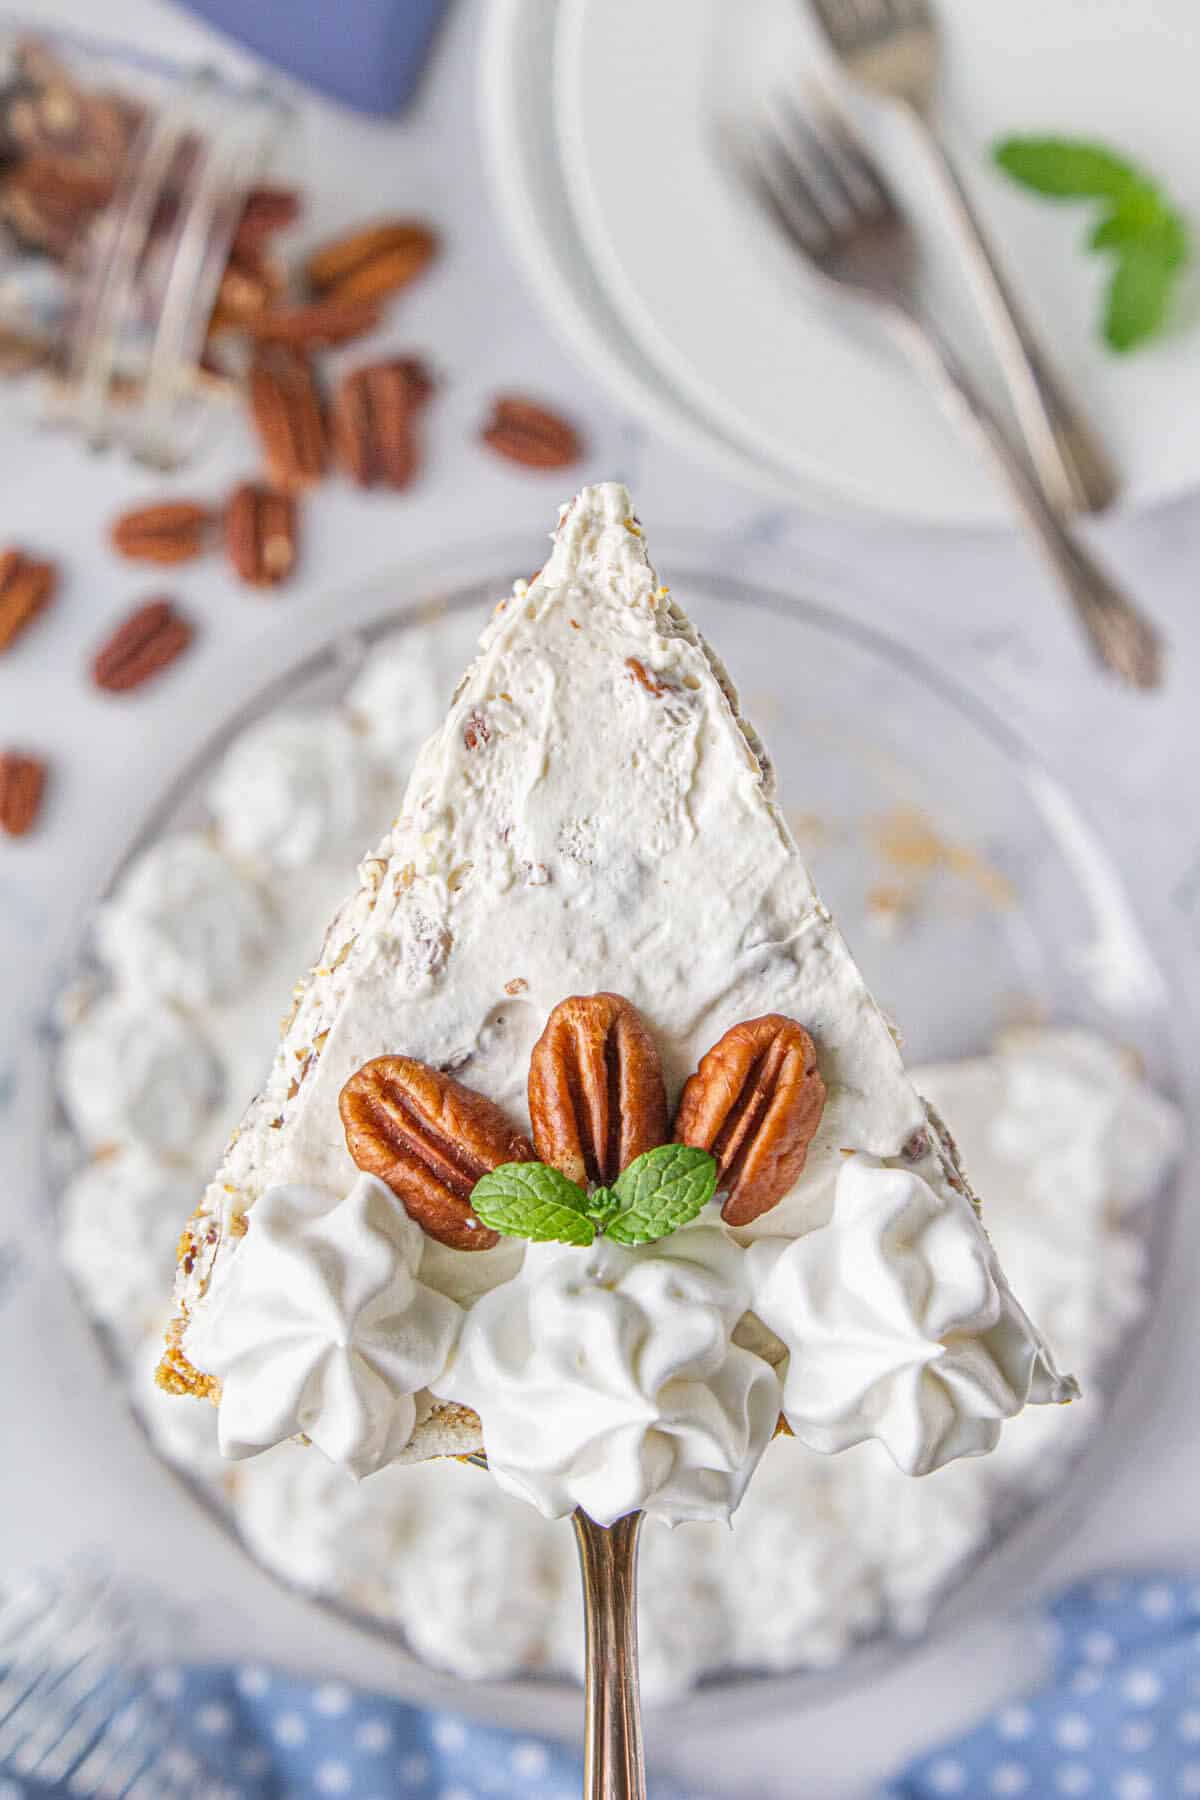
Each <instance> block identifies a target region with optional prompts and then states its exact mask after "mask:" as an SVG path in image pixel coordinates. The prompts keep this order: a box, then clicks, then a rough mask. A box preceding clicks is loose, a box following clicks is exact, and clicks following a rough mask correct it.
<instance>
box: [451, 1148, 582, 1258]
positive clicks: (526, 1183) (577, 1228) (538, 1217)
mask: <svg viewBox="0 0 1200 1800" xmlns="http://www.w3.org/2000/svg"><path fill="white" fill-rule="evenodd" d="M471 1205H472V1206H473V1207H474V1209H475V1212H476V1215H477V1217H478V1218H480V1219H481V1220H482V1221H483V1223H484V1224H485V1225H490V1226H491V1228H492V1230H493V1231H499V1232H502V1233H503V1234H504V1236H505V1237H523V1238H529V1239H530V1240H531V1242H533V1243H535V1244H544V1243H559V1244H585V1245H586V1244H590V1243H592V1242H593V1241H594V1239H595V1236H596V1227H595V1225H594V1224H593V1223H592V1221H591V1219H589V1218H588V1216H587V1205H588V1197H587V1195H586V1194H585V1193H584V1191H583V1189H582V1188H579V1187H576V1185H575V1183H574V1182H573V1181H568V1180H567V1178H566V1176H565V1175H560V1174H559V1172H558V1170H557V1169H551V1168H549V1167H548V1166H547V1164H545V1163H540V1162H527V1163H501V1165H500V1167H499V1168H498V1169H493V1170H492V1172H491V1174H490V1175H482V1176H481V1177H480V1178H479V1180H478V1181H477V1182H476V1183H475V1186H474V1188H473V1189H472V1191H471Z"/></svg>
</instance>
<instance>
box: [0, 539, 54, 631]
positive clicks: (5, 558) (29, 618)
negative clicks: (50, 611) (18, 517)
mask: <svg viewBox="0 0 1200 1800" xmlns="http://www.w3.org/2000/svg"><path fill="white" fill-rule="evenodd" d="M57 586H58V570H57V568H56V567H55V565H54V564H53V563H51V562H39V561H38V559H37V558H36V557H33V556H26V555H25V553H24V551H22V550H5V551H4V552H2V553H0V656H3V654H4V652H5V651H6V650H7V649H8V648H9V646H10V645H11V644H12V643H13V642H14V640H15V639H16V638H18V637H19V636H20V634H21V633H22V632H23V631H24V630H25V629H26V627H27V626H29V625H32V623H33V621H34V620H35V619H36V618H37V616H38V614H39V613H40V612H44V611H45V609H46V607H48V606H49V604H50V602H51V601H52V600H53V598H54V591H55V589H56V587H57Z"/></svg>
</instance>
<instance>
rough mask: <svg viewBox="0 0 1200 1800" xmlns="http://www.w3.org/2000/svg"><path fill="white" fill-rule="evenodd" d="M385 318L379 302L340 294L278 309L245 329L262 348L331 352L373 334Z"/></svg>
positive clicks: (253, 321) (267, 313) (259, 318)
mask: <svg viewBox="0 0 1200 1800" xmlns="http://www.w3.org/2000/svg"><path fill="white" fill-rule="evenodd" d="M381 317H382V314H381V312H380V308H379V302H378V301H377V300H343V299H342V298H341V296H340V295H339V294H331V295H330V296H329V297H328V298H327V299H323V300H312V301H310V302H309V303H308V305H307V306H276V307H272V308H271V310H270V311H269V312H264V313H261V314H259V315H258V316H257V317H256V318H253V319H249V320H248V321H247V324H246V329H247V331H248V332H249V333H250V336H251V337H253V338H255V339H257V341H258V342H259V343H260V344H295V345H296V347H297V348H298V349H300V350H328V349H331V348H332V347H333V346H334V345H335V344H348V343H349V342H350V341H351V339H352V338H358V337H365V336H366V334H367V332H368V331H374V329H375V327H376V326H377V325H378V323H379V321H380V318H381Z"/></svg>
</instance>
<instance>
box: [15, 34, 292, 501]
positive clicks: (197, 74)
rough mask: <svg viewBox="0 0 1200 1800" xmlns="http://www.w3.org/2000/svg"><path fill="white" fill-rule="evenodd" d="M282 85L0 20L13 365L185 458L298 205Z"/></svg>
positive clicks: (121, 432) (83, 428) (79, 421)
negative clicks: (286, 145)
mask: <svg viewBox="0 0 1200 1800" xmlns="http://www.w3.org/2000/svg"><path fill="white" fill-rule="evenodd" d="M289 120H290V112H289V109H288V107H287V105H286V104H285V103H284V102H283V101H282V100H281V99H280V97H279V96H278V95H277V94H275V93H273V92H272V91H271V90H270V89H268V88H266V87H263V86H261V85H256V84H248V85H238V84H235V83H231V82H229V81H228V80H225V79H224V78H222V77H221V76H220V75H218V74H216V73H215V72H214V71H212V70H209V69H197V70H187V69H180V68H178V67H175V66H173V65H170V64H167V63H164V62H161V61H157V60H155V59H154V58H151V57H148V56H142V55H140V54H138V53H136V52H134V51H132V50H130V49H128V48H125V47H119V46H106V45H104V44H101V43H97V42H92V41H88V40H85V39H81V38H77V37H73V36H68V35H64V34H60V33H57V32H43V31H39V30H37V29H36V28H35V27H30V26H21V25H14V24H5V23H4V22H3V21H0V375H3V376H8V377H10V378H14V379H18V378H24V379H25V380H26V381H27V382H28V383H29V390H30V392H31V393H33V394H34V396H35V400H36V406H37V409H38V411H39V413H40V415H41V416H42V417H44V418H49V419H50V420H52V421H54V422H56V423H61V424H65V425H68V426H70V427H71V428H73V429H75V430H77V431H78V432H80V433H81V434H82V435H83V436H84V437H85V439H86V440H87V442H88V443H89V444H91V445H93V446H95V447H97V448H100V447H104V446H107V445H110V444H115V445H119V446H120V447H121V448H123V449H124V450H125V451H126V452H127V453H128V454H130V455H131V456H133V457H135V458H136V459H138V460H139V461H142V462H146V463H150V464H153V465H154V466H156V467H160V468H162V467H173V466H176V465H178V464H179V463H180V462H182V461H184V460H185V459H186V458H187V456H188V455H189V454H190V452H191V451H192V450H193V449H194V448H195V447H196V445H197V443H198V442H199V441H201V440H202V439H203V438H204V437H205V435H206V434H207V432H208V430H209V429H210V428H211V427H212V425H213V423H214V418H215V416H216V415H217V414H219V412H220V410H221V409H222V408H226V407H228V404H229V402H230V400H231V399H232V398H234V397H235V396H236V394H237V392H238V384H237V381H236V349H235V350H234V353H233V354H232V356H231V355H230V354H229V352H228V351H227V349H226V347H225V343H224V342H223V339H227V338H229V339H232V338H233V337H234V336H236V329H237V327H238V326H239V325H241V324H243V323H244V322H245V321H246V320H247V319H248V318H249V317H251V316H252V315H253V313H254V312H255V311H256V310H258V309H260V308H262V307H265V306H266V305H268V304H269V303H270V300H271V299H272V298H273V297H274V294H275V292H276V291H277V287H278V286H279V285H281V284H282V277H281V276H280V275H279V274H278V273H277V266H276V265H275V264H274V262H273V261H272V258H271V256H270V254H269V246H270V243H271V241H272V239H274V237H275V235H276V234H277V233H279V232H282V231H285V230H286V229H287V227H288V226H289V225H290V224H291V223H292V222H293V220H294V218H295V217H296V215H297V213H298V211H299V197H298V195H297V194H296V193H295V191H294V190H292V189H289V188H283V187H272V186H268V185H266V184H267V182H268V178H269V170H270V165H271V163H272V161H273V159H274V157H275V156H276V154H277V151H278V147H279V144H280V141H281V138H282V135H283V133H284V130H285V128H286V127H287V125H288V123H289Z"/></svg>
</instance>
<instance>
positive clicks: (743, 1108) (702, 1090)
mask: <svg viewBox="0 0 1200 1800" xmlns="http://www.w3.org/2000/svg"><path fill="white" fill-rule="evenodd" d="M824 1107H825V1083H824V1082H823V1081H822V1080H821V1076H820V1073H819V1071H818V1069H817V1053H816V1048H815V1046H814V1044H813V1041H812V1039H811V1038H810V1037H809V1035H808V1033H807V1031H805V1029H804V1027H803V1026H802V1025H797V1023H796V1021H795V1020H794V1019H786V1018H784V1017H783V1015H782V1014H781V1013H767V1014H766V1015H765V1016H764V1017H763V1018H761V1019H747V1020H745V1021H744V1022H743V1023H742V1024H740V1025H734V1026H731V1028H730V1029H729V1030H728V1031H727V1032H726V1033H725V1035H724V1037H723V1038H721V1039H720V1040H719V1041H718V1042H717V1043H715V1044H714V1045H713V1047H712V1049H711V1050H710V1051H709V1052H708V1054H707V1056H704V1057H702V1058H701V1062H700V1067H699V1068H698V1069H697V1070H696V1073H695V1074H694V1075H693V1076H692V1077H691V1079H690V1080H689V1081H688V1083H687V1085H686V1087H685V1088H684V1090H683V1096H682V1098H681V1099H680V1102H679V1110H678V1112H677V1113H676V1115H675V1139H676V1142H677V1143H681V1144H693V1145H695V1147H696V1148H697V1149H699V1150H710V1151H711V1152H712V1154H713V1155H714V1156H715V1157H716V1159H717V1166H718V1169H719V1171H720V1173H719V1178H718V1183H717V1186H718V1191H720V1190H722V1189H723V1190H724V1192H725V1204H724V1206H723V1207H722V1208H721V1217H722V1218H723V1219H724V1220H725V1222H726V1224H728V1225H748V1224H749V1223H750V1221H751V1220H752V1219H757V1218H758V1217H759V1215H760V1213H765V1212H769V1211H770V1209H771V1208H772V1207H773V1206H774V1205H775V1204H776V1203H777V1202H778V1201H780V1200H782V1199H783V1196H784V1195H785V1194H786V1193H787V1191H788V1189H789V1188H790V1187H791V1186H792V1185H793V1183H794V1182H795V1181H796V1180H797V1178H798V1177H799V1175H800V1171H801V1170H802V1169H803V1167H804V1161H805V1158H806V1156H807V1155H808V1146H809V1145H810V1144H811V1142H812V1140H813V1136H814V1134H815V1132H816V1129H817V1126H818V1125H819V1124H820V1123H821V1114H822V1112H823V1110H824Z"/></svg>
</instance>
